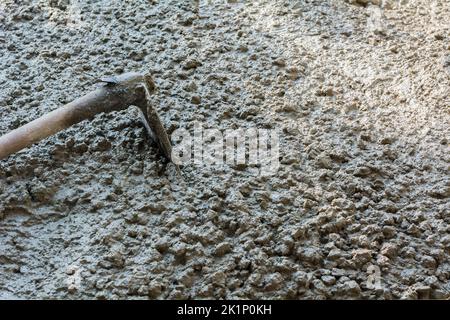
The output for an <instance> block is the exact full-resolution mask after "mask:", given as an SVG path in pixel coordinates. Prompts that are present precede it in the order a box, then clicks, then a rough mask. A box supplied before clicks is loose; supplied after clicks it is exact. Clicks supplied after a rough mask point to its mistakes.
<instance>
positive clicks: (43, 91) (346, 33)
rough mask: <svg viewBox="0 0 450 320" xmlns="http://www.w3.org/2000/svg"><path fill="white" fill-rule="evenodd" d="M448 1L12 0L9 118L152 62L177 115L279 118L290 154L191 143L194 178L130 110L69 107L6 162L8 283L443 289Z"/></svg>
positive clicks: (5, 96) (28, 291) (329, 292)
mask: <svg viewBox="0 0 450 320" xmlns="http://www.w3.org/2000/svg"><path fill="white" fill-rule="evenodd" d="M430 3H431V4H432V6H430ZM449 16H450V4H449V2H448V1H445V0H442V1H425V0H423V1H394V0H392V1H389V0H388V1H386V0H385V1H381V0H379V1H376V0H372V1H369V0H367V1H363V0H354V1H352V0H348V1H344V0H326V1H314V0H311V1H300V0H299V1H289V0H276V1H263V0H259V1H225V0H224V1H218V0H217V1H214V0H211V1H207V0H200V1H191V2H189V1H174V0H173V1H169V0H168V1H148V0H136V1H129V2H126V1H107V0H98V1H92V0H83V1H69V0H65V1H61V0H60V1H55V0H36V1H32V0H25V1H21V4H20V5H19V4H17V3H16V1H12V0H4V1H1V3H0V62H1V69H0V134H4V133H7V132H9V131H10V130H12V129H14V128H16V127H18V126H20V125H22V124H25V123H27V122H29V121H31V120H33V119H35V118H37V117H39V116H41V115H43V114H45V113H47V112H49V111H51V110H54V109H55V108H57V107H59V106H61V105H63V104H65V103H67V102H70V101H72V100H73V99H75V98H77V97H79V96H81V95H82V94H84V93H86V92H89V91H90V90H92V89H93V88H95V87H96V86H97V85H98V84H97V80H96V79H99V78H101V77H105V76H111V75H115V74H120V73H122V72H127V71H139V72H151V74H152V75H153V77H154V80H155V82H156V85H157V88H158V89H157V93H156V94H155V95H154V96H153V99H154V105H155V106H156V107H157V109H158V111H159V113H160V115H161V118H162V120H163V122H164V123H165V124H166V126H167V128H168V130H169V132H173V131H174V130H175V129H177V128H185V129H187V130H190V131H192V129H193V127H194V124H195V123H196V122H201V123H202V124H203V126H204V127H205V128H206V127H209V128H217V129H219V130H226V129H230V128H231V129H237V128H244V129H245V128H265V129H277V130H278V132H279V137H280V167H279V169H278V172H277V173H276V174H274V175H271V176H263V175H261V174H260V173H261V172H260V171H261V167H260V166H258V165H248V166H241V165H236V166H227V165H222V166H219V165H217V166H212V167H211V166H204V165H195V164H189V165H186V166H184V167H183V168H182V174H183V180H184V182H183V181H180V177H179V176H178V175H177V174H176V172H175V171H174V170H173V168H172V167H171V166H170V165H167V164H166V163H165V161H164V159H163V158H162V156H161V154H160V153H159V152H158V149H157V148H156V146H155V145H154V144H152V143H150V141H149V138H148V136H147V135H146V132H145V130H144V128H143V126H142V124H141V122H140V120H139V117H138V112H137V111H136V110H135V109H133V108H129V109H128V110H125V111H121V112H114V113H111V114H102V115H99V116H97V117H96V118H95V119H94V120H93V121H85V122H82V123H80V124H78V125H75V126H73V127H72V128H70V129H68V130H65V131H63V132H61V133H59V134H57V135H55V136H53V137H50V138H48V139H46V140H44V141H42V142H41V143H39V144H37V145H35V146H33V147H31V148H29V149H26V150H24V151H22V152H20V153H18V154H15V155H13V156H11V157H9V158H8V159H5V160H1V161H0V298H32V299H33V298H34V299H36V298H67V299H76V298H81V299H183V298H194V299H213V298H215V299H218V298H226V299H232V298H237V299H247V298H254V299H270V298H275V299H326V298H333V299H348V298H364V299H400V298H433V299H445V298H449V297H450V261H449V255H450V232H449V231H450V227H449V222H450V202H449V197H450V180H449V174H448V173H449V169H450V168H449V160H450V158H449V154H450V153H449V148H448V144H449V139H450V136H449V120H450V116H449V106H450V101H449V93H450V92H449V88H450V87H449V75H450V46H449V43H450V42H449V30H450V28H449V23H448V21H449V19H448V18H449ZM374 284H375V285H374Z"/></svg>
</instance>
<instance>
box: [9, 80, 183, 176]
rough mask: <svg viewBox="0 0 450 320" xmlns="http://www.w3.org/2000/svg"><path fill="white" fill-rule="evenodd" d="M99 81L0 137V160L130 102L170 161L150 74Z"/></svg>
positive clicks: (166, 139) (168, 142) (122, 107)
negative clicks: (153, 103) (153, 100)
mask: <svg viewBox="0 0 450 320" xmlns="http://www.w3.org/2000/svg"><path fill="white" fill-rule="evenodd" d="M101 81H102V82H104V85H103V86H101V87H100V88H98V89H97V90H95V91H92V92H90V93H88V94H86V95H85V96H83V97H81V98H79V99H76V100H75V101H72V102H70V103H68V104H66V105H64V106H62V107H60V108H59V109H56V110H55V111H52V112H50V113H48V114H46V115H44V116H42V117H41V118H39V119H36V120H34V121H32V122H30V123H28V124H26V125H24V126H22V127H20V128H17V129H15V130H13V131H11V132H10V133H8V134H6V135H4V136H2V137H0V160H1V159H4V158H6V157H8V156H9V155H11V154H13V153H15V152H18V151H20V150H22V149H24V148H26V147H29V146H31V145H32V144H35V143H37V142H39V141H41V140H43V139H45V138H47V137H49V136H51V135H54V134H56V133H57V132H60V131H62V130H64V129H66V128H68V127H70V126H72V125H74V124H76V123H79V122H81V121H83V120H87V119H92V118H93V117H94V116H95V115H97V114H99V113H102V112H112V111H119V110H123V109H126V108H128V107H129V106H131V105H133V106H136V107H138V108H139V110H140V114H141V118H142V120H143V123H144V126H145V127H146V129H147V131H148V133H149V134H150V136H151V138H152V139H153V140H154V141H155V142H156V143H157V144H158V146H159V148H160V149H161V151H162V152H163V154H164V156H165V157H166V158H167V159H168V160H169V161H171V159H172V158H171V152H172V146H171V144H170V140H169V137H168V135H167V132H166V130H165V129H164V126H163V124H162V122H161V120H160V118H159V116H158V113H157V111H156V109H155V108H154V107H153V106H151V105H150V94H152V93H153V92H154V90H155V85H154V83H153V80H152V78H151V76H150V75H143V74H140V73H134V72H133V73H125V74H122V75H120V76H116V77H109V78H104V79H101ZM177 170H178V167H177Z"/></svg>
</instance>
